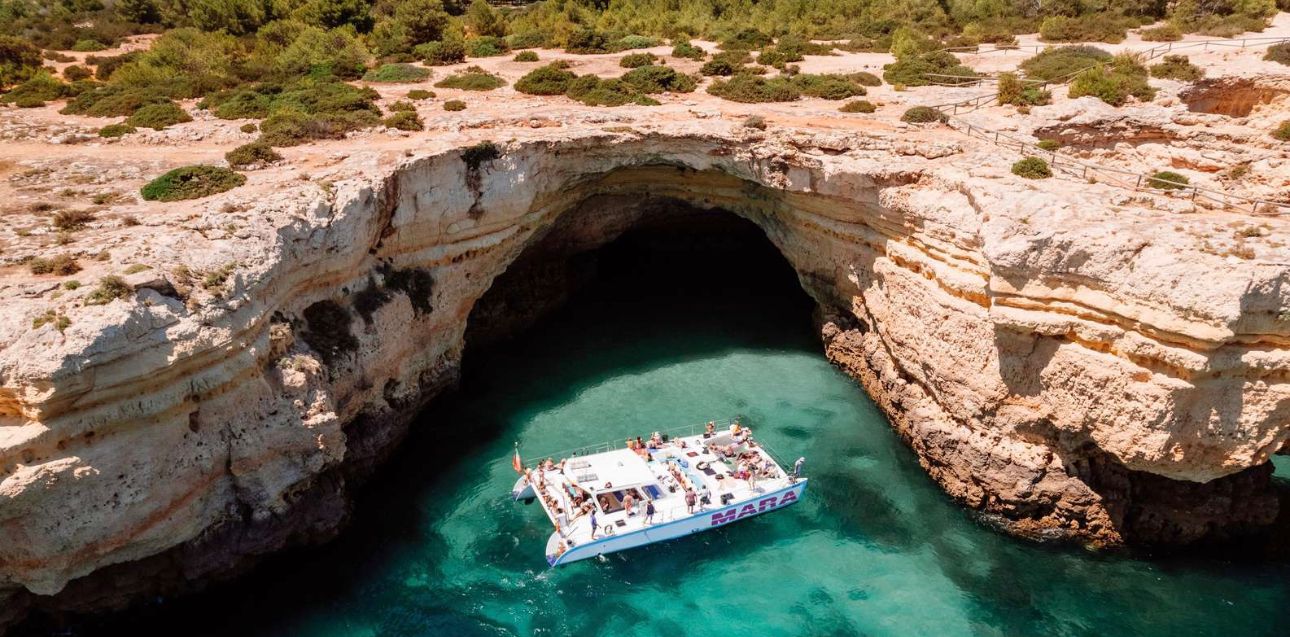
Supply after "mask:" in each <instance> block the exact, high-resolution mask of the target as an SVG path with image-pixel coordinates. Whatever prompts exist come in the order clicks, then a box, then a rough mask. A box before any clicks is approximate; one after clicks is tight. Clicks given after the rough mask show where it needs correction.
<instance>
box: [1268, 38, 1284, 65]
mask: <svg viewBox="0 0 1290 637" xmlns="http://www.w3.org/2000/svg"><path fill="white" fill-rule="evenodd" d="M1263 59H1265V60H1268V61H1271V62H1276V63H1278V64H1284V65H1286V66H1290V43H1284V44H1277V45H1274V46H1270V47H1268V52H1267V53H1265V54H1263Z"/></svg>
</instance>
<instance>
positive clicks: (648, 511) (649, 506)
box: [645, 500, 654, 524]
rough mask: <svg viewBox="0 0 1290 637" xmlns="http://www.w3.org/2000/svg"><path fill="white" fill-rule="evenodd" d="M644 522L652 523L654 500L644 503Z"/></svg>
mask: <svg viewBox="0 0 1290 637" xmlns="http://www.w3.org/2000/svg"><path fill="white" fill-rule="evenodd" d="M645 523H646V524H653V523H654V501H653V500H650V501H648V502H646V503H645Z"/></svg>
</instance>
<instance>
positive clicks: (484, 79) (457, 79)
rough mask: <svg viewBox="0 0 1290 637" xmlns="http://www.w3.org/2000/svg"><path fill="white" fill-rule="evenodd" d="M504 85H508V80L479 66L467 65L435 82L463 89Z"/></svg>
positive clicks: (437, 85) (491, 88) (477, 89)
mask: <svg viewBox="0 0 1290 637" xmlns="http://www.w3.org/2000/svg"><path fill="white" fill-rule="evenodd" d="M503 86H506V80H503V79H502V78H500V77H497V76H496V75H493V74H492V73H489V72H488V71H485V70H484V69H481V68H479V67H478V66H471V67H467V68H466V69H464V70H461V71H457V72H456V73H453V74H452V75H449V76H448V77H445V78H444V79H442V80H439V81H438V82H437V83H435V87H437V88H455V89H461V90H463V91H491V90H493V89H496V88H501V87H503Z"/></svg>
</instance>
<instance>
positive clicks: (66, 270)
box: [27, 254, 81, 276]
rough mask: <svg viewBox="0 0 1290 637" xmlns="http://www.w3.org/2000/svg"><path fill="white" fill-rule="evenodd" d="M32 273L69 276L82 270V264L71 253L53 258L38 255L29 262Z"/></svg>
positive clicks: (28, 265)
mask: <svg viewBox="0 0 1290 637" xmlns="http://www.w3.org/2000/svg"><path fill="white" fill-rule="evenodd" d="M27 267H28V268H29V269H30V270H31V273H32V274H38V275H39V274H57V275H58V276H68V275H71V274H76V273H77V272H80V271H81V265H80V264H79V263H77V262H76V259H75V258H74V257H72V255H70V254H60V255H58V256H56V257H54V258H52V259H46V258H44V257H36V258H34V259H32V260H31V261H28V262H27Z"/></svg>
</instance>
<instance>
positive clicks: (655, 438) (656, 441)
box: [649, 431, 663, 449]
mask: <svg viewBox="0 0 1290 637" xmlns="http://www.w3.org/2000/svg"><path fill="white" fill-rule="evenodd" d="M649 441H650V444H652V445H654V446H653V447H651V449H658V448H661V447H662V446H663V435H662V434H660V433H659V432H657V431H656V432H654V435H652V436H650V437H649Z"/></svg>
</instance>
